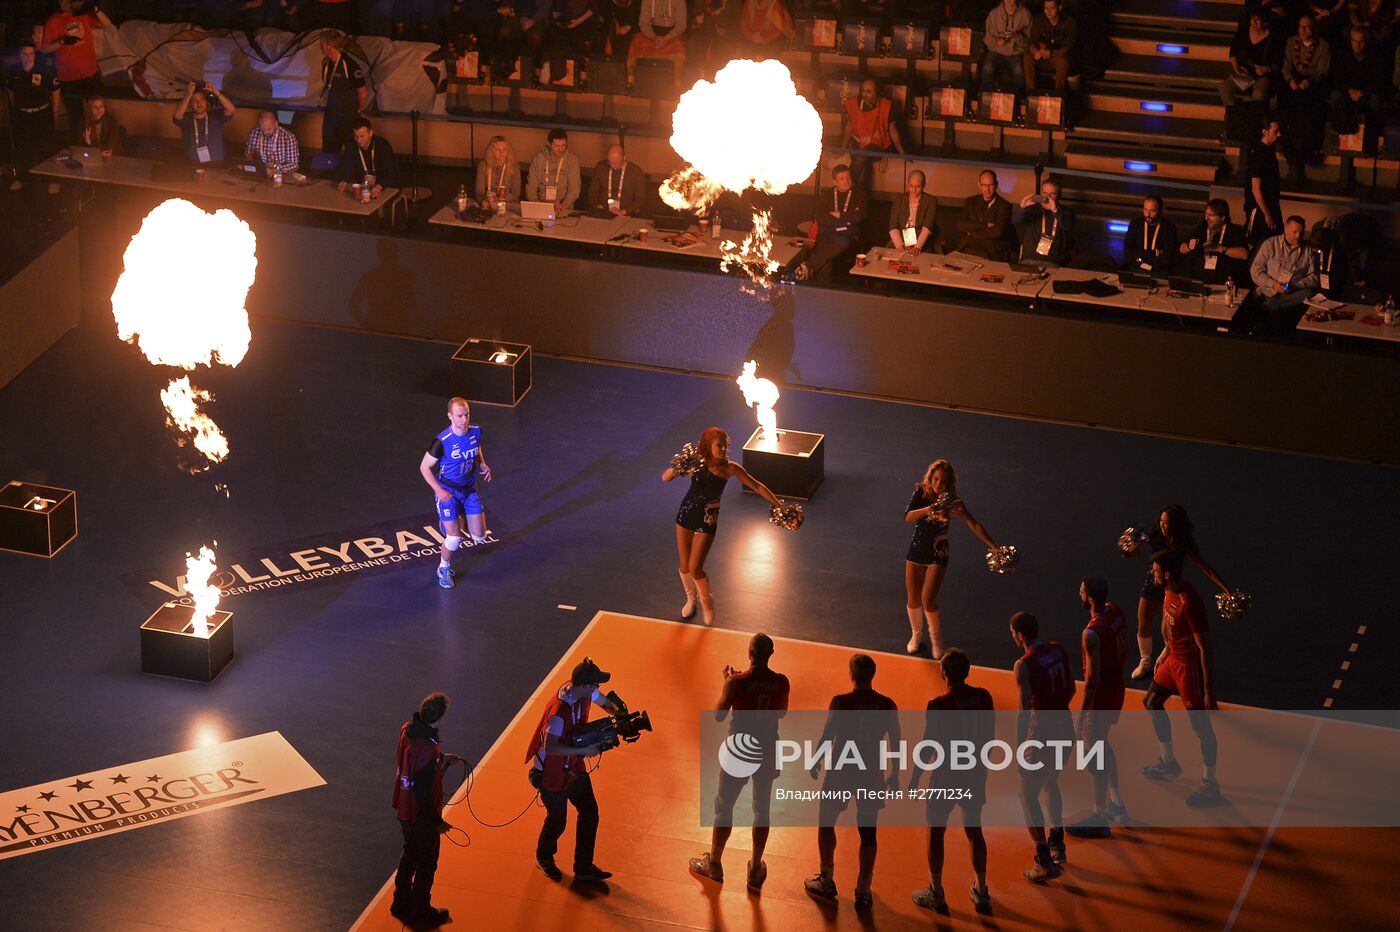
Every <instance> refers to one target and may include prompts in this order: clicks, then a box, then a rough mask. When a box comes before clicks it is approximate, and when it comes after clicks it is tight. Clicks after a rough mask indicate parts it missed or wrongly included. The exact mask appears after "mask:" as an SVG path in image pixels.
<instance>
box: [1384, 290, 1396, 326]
mask: <svg viewBox="0 0 1400 932" xmlns="http://www.w3.org/2000/svg"><path fill="white" fill-rule="evenodd" d="M1381 320H1382V321H1383V322H1384V323H1385V325H1386V326H1387V327H1389V326H1391V325H1392V324H1394V323H1395V295H1386V296H1385V310H1384V311H1383V312H1382V314H1381Z"/></svg>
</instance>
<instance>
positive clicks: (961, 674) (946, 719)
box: [909, 647, 996, 913]
mask: <svg viewBox="0 0 1400 932" xmlns="http://www.w3.org/2000/svg"><path fill="white" fill-rule="evenodd" d="M971 669H972V664H971V662H970V661H969V660H968V659H967V654H964V653H963V652H962V651H960V650H958V649H957V648H956V647H951V648H949V649H948V650H947V651H945V652H944V653H943V657H942V658H941V660H940V662H939V672H941V673H942V674H943V682H945V683H947V684H948V691H947V692H945V693H944V694H943V695H941V696H935V697H934V698H932V699H930V700H929V701H928V711H929V712H931V713H937V714H931V715H929V716H928V719H927V721H928V724H927V726H926V730H925V732H924V737H923V740H925V741H935V742H938V743H940V744H942V745H943V746H945V747H947V746H948V743H949V742H950V741H954V740H958V741H971V742H973V743H974V744H975V745H976V746H977V747H985V746H986V744H987V742H988V741H991V740H992V738H994V737H995V736H996V722H995V721H994V720H993V717H992V694H991V693H989V692H987V691H986V690H985V689H982V688H981V687H979V686H969V685H968V684H967V674H968V672H969V671H970V670H971ZM959 712H962V713H966V714H963V715H958V714H956V713H959ZM922 774H923V771H921V770H919V769H917V768H915V770H914V774H913V776H912V777H911V779H910V781H909V788H910V789H911V790H912V789H914V788H916V787H918V786H919V784H920V783H921V782H922V779H923V778H922ZM950 778H951V779H950ZM939 785H940V786H941V787H945V788H947V789H949V790H950V791H952V792H951V793H950V794H949V795H944V796H937V795H930V796H929V799H928V806H927V810H926V814H927V817H928V876H929V884H928V886H927V887H925V888H923V889H922V890H915V891H914V894H913V897H914V903H915V905H918V906H922V907H923V908H924V909H931V910H934V911H935V912H940V913H946V912H947V911H948V901H947V899H946V898H945V897H944V895H943V839H944V836H945V835H947V833H948V815H949V814H950V813H951V812H952V811H953V807H954V806H957V807H959V808H960V809H962V815H963V831H964V832H966V833H967V842H968V845H969V846H970V847H971V849H972V870H973V873H975V874H976V875H977V882H976V883H974V884H973V885H972V889H971V890H970V891H969V893H970V895H971V896H972V905H973V906H974V907H975V908H976V909H977V911H978V912H984V911H986V910H987V909H988V908H989V907H990V906H991V905H992V899H991V895H990V894H989V893H988V891H987V839H986V838H985V837H984V836H983V834H982V804H983V803H984V802H986V800H987V771H986V769H985V768H983V767H980V766H979V767H977V768H976V769H974V770H971V771H968V772H966V773H961V774H958V775H957V776H954V775H953V774H952V773H950V775H949V778H941V779H940V783H939Z"/></svg>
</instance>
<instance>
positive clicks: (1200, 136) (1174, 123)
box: [1069, 110, 1223, 155]
mask: <svg viewBox="0 0 1400 932" xmlns="http://www.w3.org/2000/svg"><path fill="white" fill-rule="evenodd" d="M1222 130H1223V127H1222V125H1221V123H1220V121H1218V120H1186V119H1179V118H1175V117H1170V116H1163V115H1159V114H1155V113H1141V112H1139V113H1121V112H1119V113H1115V112H1113V111H1104V110H1090V111H1089V112H1088V113H1086V114H1085V115H1084V116H1083V117H1081V118H1080V120H1079V122H1078V123H1076V124H1075V127H1074V129H1073V130H1072V131H1071V132H1070V133H1069V138H1070V140H1071V141H1074V140H1081V139H1082V140H1085V141H1094V140H1101V141H1106V142H1123V143H1136V144H1139V145H1143V146H1147V147H1157V146H1176V147H1179V148H1184V149H1201V150H1207V151H1210V152H1213V153H1215V154H1217V155H1218V154H1219V153H1220V137H1221V132H1222Z"/></svg>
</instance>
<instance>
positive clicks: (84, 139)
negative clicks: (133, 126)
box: [77, 94, 125, 158]
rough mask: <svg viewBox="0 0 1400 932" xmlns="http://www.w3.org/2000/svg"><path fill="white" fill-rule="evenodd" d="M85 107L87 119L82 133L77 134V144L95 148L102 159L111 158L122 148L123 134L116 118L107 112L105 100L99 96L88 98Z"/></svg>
mask: <svg viewBox="0 0 1400 932" xmlns="http://www.w3.org/2000/svg"><path fill="white" fill-rule="evenodd" d="M85 107H86V110H87V119H86V121H85V122H84V124H83V131H82V132H81V133H79V134H78V139H77V142H78V144H79V145H83V146H97V147H98V148H99V149H101V150H102V155H103V157H104V158H111V157H112V155H113V154H115V153H116V152H118V151H119V150H120V149H121V148H122V145H123V143H124V142H125V138H124V136H125V134H124V133H123V132H122V128H121V126H120V124H118V123H117V118H116V117H114V116H112V114H110V113H108V112H107V98H105V97H103V96H101V95H100V94H99V95H94V96H92V97H89V98H88V99H87V103H86V104H85Z"/></svg>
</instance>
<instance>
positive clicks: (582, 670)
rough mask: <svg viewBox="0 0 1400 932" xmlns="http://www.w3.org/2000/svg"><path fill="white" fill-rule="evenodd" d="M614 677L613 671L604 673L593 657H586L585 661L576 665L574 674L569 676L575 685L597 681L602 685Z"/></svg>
mask: <svg viewBox="0 0 1400 932" xmlns="http://www.w3.org/2000/svg"><path fill="white" fill-rule="evenodd" d="M610 679H612V674H611V673H604V672H603V671H602V670H600V669H598V665H597V664H596V663H594V662H593V658H592V657H584V658H583V662H582V663H580V664H579V665H578V666H576V667H574V674H573V676H572V677H570V678H569V682H570V683H572V684H573V685H575V686H578V685H579V684H581V683H597V684H599V685H602V684H603V683H606V682H607V681H608V680H610Z"/></svg>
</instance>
